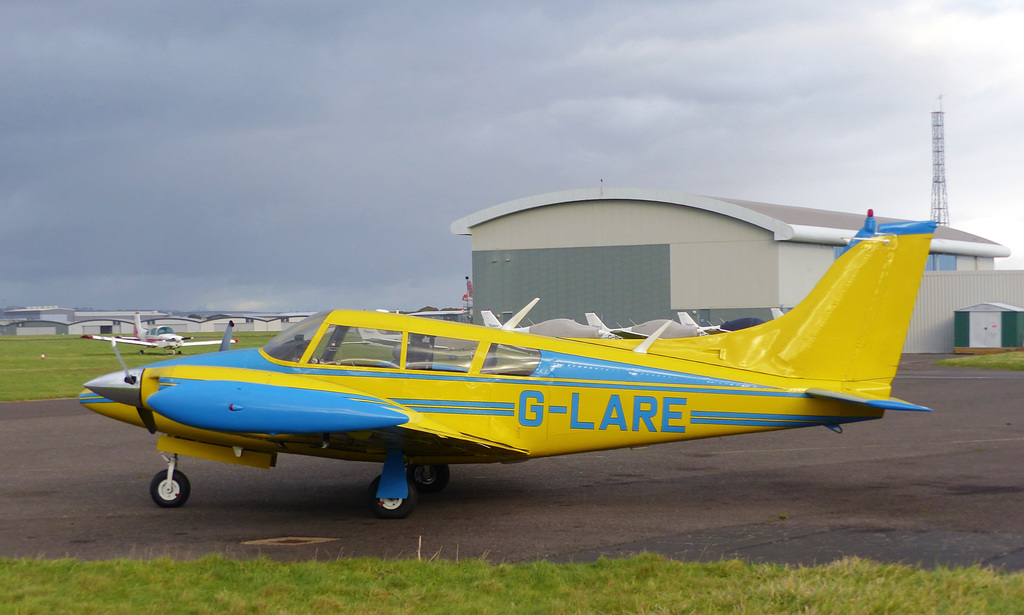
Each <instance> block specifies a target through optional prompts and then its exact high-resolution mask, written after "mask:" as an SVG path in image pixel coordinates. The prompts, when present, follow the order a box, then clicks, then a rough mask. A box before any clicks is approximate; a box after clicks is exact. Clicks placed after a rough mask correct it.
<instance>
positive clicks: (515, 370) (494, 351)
mask: <svg viewBox="0 0 1024 615" xmlns="http://www.w3.org/2000/svg"><path fill="white" fill-rule="evenodd" d="M538 365H540V351H539V350H535V349H533V348H523V347H521V346H507V345H505V344H491V347H490V348H488V349H487V357H486V358H485V359H484V365H483V367H482V368H481V369H480V373H481V374H494V375H500V376H532V375H533V372H534V371H535V370H536V369H537V366H538Z"/></svg>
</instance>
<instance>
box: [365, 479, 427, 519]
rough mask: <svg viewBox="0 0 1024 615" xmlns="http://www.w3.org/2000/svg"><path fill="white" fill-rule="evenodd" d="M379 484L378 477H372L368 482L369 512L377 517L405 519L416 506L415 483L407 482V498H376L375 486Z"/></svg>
mask: <svg viewBox="0 0 1024 615" xmlns="http://www.w3.org/2000/svg"><path fill="white" fill-rule="evenodd" d="M379 486H380V477H379V476H378V477H377V478H375V479H373V482H372V483H370V489H369V493H368V495H369V496H370V512H372V513H373V514H374V516H375V517H377V518H379V519H405V518H406V517H408V516H409V514H410V513H411V512H412V511H413V509H414V508H416V500H417V499H418V498H417V494H416V485H414V484H413V483H412V481H410V482H409V497H407V498H378V497H377V488H378V487H379Z"/></svg>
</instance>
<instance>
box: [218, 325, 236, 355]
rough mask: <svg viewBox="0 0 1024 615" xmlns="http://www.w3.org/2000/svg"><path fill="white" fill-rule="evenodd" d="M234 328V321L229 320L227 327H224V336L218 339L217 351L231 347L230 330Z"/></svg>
mask: <svg viewBox="0 0 1024 615" xmlns="http://www.w3.org/2000/svg"><path fill="white" fill-rule="evenodd" d="M234 328H235V321H233V320H229V321H228V326H227V328H225V329H224V338H223V339H221V341H220V350H219V352H224V351H225V350H230V349H231V330H232V329H234Z"/></svg>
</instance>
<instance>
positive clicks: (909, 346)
mask: <svg viewBox="0 0 1024 615" xmlns="http://www.w3.org/2000/svg"><path fill="white" fill-rule="evenodd" d="M985 302H996V303H1006V304H1009V305H1014V306H1018V307H1024V271H1006V270H994V271H928V272H925V274H924V277H923V278H922V279H921V289H920V290H919V291H918V293H917V303H915V304H914V315H913V316H912V318H911V320H910V330H909V331H908V332H907V339H906V341H905V343H904V345H903V352H912V353H950V352H953V312H954V311H955V310H959V309H961V308H965V307H970V306H972V305H977V304H979V303H985Z"/></svg>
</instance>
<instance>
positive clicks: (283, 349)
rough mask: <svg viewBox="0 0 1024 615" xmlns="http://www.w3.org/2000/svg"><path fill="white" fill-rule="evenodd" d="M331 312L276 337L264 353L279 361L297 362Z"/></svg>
mask: <svg viewBox="0 0 1024 615" xmlns="http://www.w3.org/2000/svg"><path fill="white" fill-rule="evenodd" d="M329 313H330V312H320V313H319V314H314V315H312V316H310V317H309V318H307V319H305V320H302V321H299V322H298V323H296V324H295V325H293V326H291V327H289V328H287V329H285V330H284V331H282V332H281V333H278V334H277V335H276V336H274V339H272V340H270V341H269V342H267V343H266V345H265V346H263V352H265V353H267V355H269V356H271V357H273V358H275V359H277V360H278V361H288V362H295V361H298V360H299V359H301V358H302V354H303V353H304V352H306V347H307V346H309V342H310V340H312V339H313V336H315V335H316V332H317V329H319V328H320V325H321V324H323V322H324V319H325V318H327V315H328V314H329Z"/></svg>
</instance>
